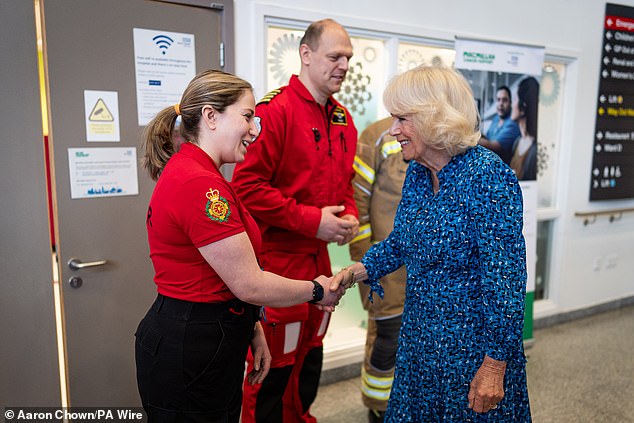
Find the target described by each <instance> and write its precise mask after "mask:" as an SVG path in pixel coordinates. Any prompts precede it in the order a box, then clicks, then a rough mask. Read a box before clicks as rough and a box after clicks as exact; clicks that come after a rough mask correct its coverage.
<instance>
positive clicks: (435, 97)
mask: <svg viewBox="0 0 634 423" xmlns="http://www.w3.org/2000/svg"><path fill="white" fill-rule="evenodd" d="M383 100H384V103H385V106H386V108H387V109H388V110H389V111H390V113H391V115H392V117H393V123H392V126H391V128H390V133H391V134H392V135H394V136H395V137H396V138H397V140H398V141H399V142H400V144H401V147H402V150H403V157H404V158H405V159H406V160H411V162H410V165H409V168H408V170H407V176H406V179H405V183H404V185H403V196H402V200H401V203H400V204H399V208H398V211H397V214H396V217H395V222H394V230H393V232H392V233H391V234H390V236H389V237H388V238H387V239H385V240H384V241H382V242H380V243H377V244H375V245H374V246H373V247H372V248H371V249H370V250H369V251H368V252H367V254H366V255H365V256H364V257H363V259H362V260H361V262H359V263H354V264H353V265H351V266H349V267H347V268H345V269H344V270H342V271H341V272H340V273H339V274H338V275H337V276H336V277H335V279H334V282H335V283H334V284H333V285H331V289H335V287H336V286H337V285H338V283H341V284H343V285H344V286H346V287H349V286H351V285H352V284H354V283H355V282H358V281H364V282H365V283H367V284H369V285H370V287H371V288H372V290H373V291H375V292H378V293H379V294H381V293H382V288H381V286H380V284H379V278H380V277H382V276H383V275H386V274H388V273H390V272H392V271H394V270H396V269H398V268H399V267H400V266H401V265H405V266H406V269H407V286H406V299H405V309H404V313H403V319H402V325H401V330H400V334H399V345H398V353H397V363H396V374H395V380H394V385H393V388H392V392H391V394H390V400H389V404H388V409H387V413H386V417H385V421H387V422H399V423H401V422H513V423H523V422H530V421H531V416H530V406H529V400H528V392H527V387H526V366H525V365H526V359H525V356H524V351H523V341H522V331H523V325H524V296H525V291H526V254H525V253H526V251H525V250H526V249H525V243H524V238H523V236H522V224H523V216H522V193H521V190H520V186H519V184H518V181H517V178H516V176H515V174H514V172H513V171H512V170H511V169H510V168H509V167H508V166H507V165H506V164H504V163H503V162H502V160H501V159H500V158H499V157H498V156H497V155H496V154H495V153H492V152H491V151H489V150H487V149H486V148H484V147H481V146H478V145H477V143H478V139H479V138H480V132H479V130H478V120H479V118H478V113H477V111H476V107H475V103H474V100H473V94H472V91H471V89H470V87H469V84H468V83H467V82H466V81H465V79H464V78H463V77H462V76H461V75H460V74H459V73H458V72H456V71H454V70H452V69H448V68H441V67H419V68H415V69H412V70H410V71H408V72H405V73H403V74H400V75H398V76H396V77H395V78H394V79H393V80H392V81H391V82H390V83H389V85H388V87H387V88H386V91H385V93H384V96H383Z"/></svg>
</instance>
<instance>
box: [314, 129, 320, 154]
mask: <svg viewBox="0 0 634 423" xmlns="http://www.w3.org/2000/svg"><path fill="white" fill-rule="evenodd" d="M312 131H313V135H314V137H315V147H316V148H317V151H319V140H320V139H321V134H320V133H319V129H317V128H312Z"/></svg>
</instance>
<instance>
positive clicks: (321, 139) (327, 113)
mask: <svg viewBox="0 0 634 423" xmlns="http://www.w3.org/2000/svg"><path fill="white" fill-rule="evenodd" d="M256 115H257V116H259V117H260V118H261V122H262V131H261V133H260V136H259V137H258V140H257V141H256V142H255V143H254V144H253V145H252V146H250V147H249V150H248V152H247V154H246V158H245V160H244V162H242V163H239V164H237V165H236V168H235V171H234V174H233V180H232V184H233V186H234V188H235V189H236V191H237V193H238V196H239V197H240V199H241V201H242V202H243V203H244V205H245V206H246V207H247V209H248V210H249V212H250V213H251V214H252V215H253V216H254V217H255V219H256V221H257V222H258V225H259V227H260V230H261V231H262V241H263V245H262V246H263V248H262V254H263V255H266V254H267V253H269V252H277V253H280V252H289V253H293V254H315V255H319V254H326V255H327V254H328V252H327V249H326V243H325V242H324V241H321V240H319V239H317V238H316V237H315V236H316V234H317V229H318V227H319V221H320V219H321V208H322V207H324V206H335V205H344V206H345V210H344V211H343V212H342V213H340V216H343V215H345V214H352V215H354V216H355V217H356V216H357V209H356V205H355V201H354V198H353V189H352V184H351V181H352V178H353V177H354V170H353V168H352V164H353V161H354V156H355V152H356V143H357V130H356V128H355V126H354V123H353V122H352V118H351V116H350V113H349V112H348V110H347V109H346V108H345V107H343V106H342V105H341V104H340V103H339V102H337V101H336V100H335V99H334V98H332V97H330V98H329V99H328V101H327V104H326V106H325V107H324V106H322V105H320V104H319V103H317V102H316V101H315V100H314V98H313V96H312V95H311V94H310V92H309V91H308V90H307V89H306V87H305V86H304V85H303V84H302V83H301V82H300V80H299V78H298V77H297V76H296V75H293V76H292V77H291V79H290V81H289V85H288V86H285V87H282V88H280V89H278V90H275V91H273V92H271V93H269V94H267V95H266V96H265V97H264V98H263V99H262V100H261V101H260V103H258V105H257V107H256ZM265 270H272V271H275V272H276V273H282V274H285V275H286V276H289V277H293V276H292V273H287V272H280V269H265ZM327 272H328V274H329V273H330V269H327ZM315 276H318V275H312V276H310V277H311V278H312V277H315Z"/></svg>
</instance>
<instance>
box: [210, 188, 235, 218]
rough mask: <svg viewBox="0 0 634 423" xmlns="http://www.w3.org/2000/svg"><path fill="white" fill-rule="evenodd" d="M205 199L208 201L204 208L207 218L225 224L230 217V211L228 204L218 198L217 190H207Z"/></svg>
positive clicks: (222, 198)
mask: <svg viewBox="0 0 634 423" xmlns="http://www.w3.org/2000/svg"><path fill="white" fill-rule="evenodd" d="M205 197H207V199H209V201H207V205H206V206H205V211H206V212H207V217H209V218H210V219H211V220H215V221H216V222H226V221H227V220H229V216H231V210H230V209H229V202H227V200H226V199H225V198H224V197H221V196H220V193H219V192H218V190H217V189H213V188H209V191H207V194H205Z"/></svg>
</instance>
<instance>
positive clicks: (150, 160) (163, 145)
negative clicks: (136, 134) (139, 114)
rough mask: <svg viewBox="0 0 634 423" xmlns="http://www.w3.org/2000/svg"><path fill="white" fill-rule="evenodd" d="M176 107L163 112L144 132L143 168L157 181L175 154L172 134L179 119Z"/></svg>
mask: <svg viewBox="0 0 634 423" xmlns="http://www.w3.org/2000/svg"><path fill="white" fill-rule="evenodd" d="M177 117H178V116H177V114H176V110H175V109H174V107H172V106H170V107H166V108H165V109H163V110H161V111H160V112H159V113H158V114H157V115H156V116H155V117H154V119H152V121H151V122H150V123H149V124H148V125H147V126H146V127H145V129H144V131H143V138H142V139H143V150H144V151H145V155H144V156H143V167H144V168H145V169H146V170H147V171H148V173H149V174H150V177H151V178H152V179H153V180H155V181H156V180H157V179H158V177H159V176H160V174H161V172H162V171H163V168H164V167H165V165H166V164H167V161H168V160H169V159H170V157H172V155H173V154H174V150H175V148H174V144H173V142H172V132H173V131H174V124H175V122H176V118H177Z"/></svg>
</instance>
